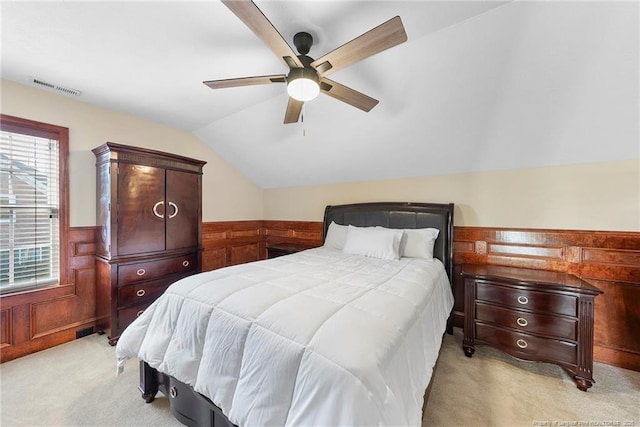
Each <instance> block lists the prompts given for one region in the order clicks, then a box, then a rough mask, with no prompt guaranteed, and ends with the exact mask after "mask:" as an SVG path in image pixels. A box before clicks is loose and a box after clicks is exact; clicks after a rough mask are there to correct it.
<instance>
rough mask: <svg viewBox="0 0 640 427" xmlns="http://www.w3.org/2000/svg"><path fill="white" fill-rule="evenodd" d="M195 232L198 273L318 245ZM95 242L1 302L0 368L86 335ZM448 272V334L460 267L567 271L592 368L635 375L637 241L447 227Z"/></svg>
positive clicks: (80, 232) (296, 230)
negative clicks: (59, 276)
mask: <svg viewBox="0 0 640 427" xmlns="http://www.w3.org/2000/svg"><path fill="white" fill-rule="evenodd" d="M202 230H203V236H202V242H203V247H204V251H203V254H202V270H203V271H208V270H213V269H216V268H220V267H225V266H229V265H235V264H241V263H245V262H250V261H256V260H261V259H265V258H266V252H267V251H266V247H267V245H273V244H281V243H298V244H303V245H308V246H320V245H321V244H322V223H321V222H309V221H223V222H206V223H204V224H203V227H202ZM95 233H96V228H95V227H75V228H71V229H70V231H69V243H68V245H67V248H68V254H69V256H68V263H67V271H68V277H69V278H70V280H69V281H68V282H69V283H68V284H64V285H62V286H56V287H51V288H47V289H41V290H37V291H31V292H25V293H21V294H16V295H7V296H3V297H1V298H0V353H1V361H3V362H4V361H7V360H11V359H14V358H16V357H20V356H23V355H26V354H29V353H33V352H36V351H40V350H43V349H45V348H49V347H53V346H55V345H58V344H61V343H64V342H67V341H71V340H73V339H75V338H76V333H77V332H78V331H82V332H85V331H87V330H92V328H93V327H94V326H95V260H94V254H95V247H96V234H95ZM454 263H455V265H454V278H453V281H454V288H455V294H456V304H455V307H454V324H455V325H456V326H459V327H462V325H463V324H464V323H463V315H464V314H463V312H464V307H463V302H464V286H463V282H462V280H461V276H460V275H459V272H460V266H461V265H462V264H463V263H472V264H483V263H486V264H495V265H506V266H518V267H524V268H533V269H540V270H553V271H566V272H569V273H572V274H575V275H577V276H579V277H581V278H583V279H585V280H587V281H588V282H589V283H591V284H593V285H595V286H597V287H598V288H600V289H601V290H602V291H603V292H604V293H603V294H602V295H600V296H598V297H597V298H596V302H595V336H594V341H595V348H594V358H595V360H596V361H599V362H604V363H608V364H611V365H615V366H619V367H623V368H628V369H633V370H636V371H640V332H639V331H640V233H638V232H609V231H594V232H592V231H571V230H542V229H517V228H489V227H455V228H454Z"/></svg>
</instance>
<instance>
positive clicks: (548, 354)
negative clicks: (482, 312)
mask: <svg viewBox="0 0 640 427" xmlns="http://www.w3.org/2000/svg"><path fill="white" fill-rule="evenodd" d="M475 327H476V339H478V340H481V341H485V342H487V343H489V344H491V345H493V346H495V347H496V348H499V349H501V350H503V351H506V352H507V353H509V354H511V355H514V356H516V357H520V358H523V359H529V360H546V361H549V362H561V363H569V364H576V363H577V362H576V357H577V344H575V343H571V342H567V341H561V340H555V339H550V338H540V337H536V336H534V335H529V334H525V333H522V332H518V331H516V330H509V329H503V328H498V327H494V326H491V325H487V324H484V323H481V322H476V325H475Z"/></svg>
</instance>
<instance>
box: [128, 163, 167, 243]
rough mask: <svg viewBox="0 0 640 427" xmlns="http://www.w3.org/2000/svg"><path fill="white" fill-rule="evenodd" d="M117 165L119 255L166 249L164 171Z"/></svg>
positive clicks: (149, 167) (148, 167)
mask: <svg viewBox="0 0 640 427" xmlns="http://www.w3.org/2000/svg"><path fill="white" fill-rule="evenodd" d="M118 168H119V171H118V207H117V209H118V255H130V254H140V253H144V252H154V251H163V250H165V241H164V238H165V236H164V230H165V218H164V217H165V212H166V211H167V208H166V206H165V170H164V169H162V168H155V167H151V166H139V165H131V164H126V163H120V165H119V166H118Z"/></svg>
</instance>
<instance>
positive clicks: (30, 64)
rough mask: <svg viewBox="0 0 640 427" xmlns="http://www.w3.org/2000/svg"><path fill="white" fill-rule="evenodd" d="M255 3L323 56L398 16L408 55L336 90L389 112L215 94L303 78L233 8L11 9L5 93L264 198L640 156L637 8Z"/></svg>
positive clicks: (366, 68) (399, 52)
mask: <svg viewBox="0 0 640 427" xmlns="http://www.w3.org/2000/svg"><path fill="white" fill-rule="evenodd" d="M256 3H257V4H258V6H259V7H260V8H261V10H262V11H263V13H264V14H265V15H266V16H267V17H268V18H269V19H270V20H271V22H272V23H273V24H274V25H275V27H276V28H278V30H279V31H280V33H281V34H282V35H283V37H284V38H285V39H286V40H287V41H288V42H290V44H292V43H291V40H292V38H293V34H295V33H296V32H298V31H307V32H310V33H311V34H312V35H313V36H314V39H315V43H314V46H313V47H312V49H311V52H310V54H309V55H310V56H312V57H316V58H317V57H319V56H322V55H323V54H324V53H326V52H328V51H330V50H333V49H334V48H336V47H338V46H340V45H342V44H344V43H345V42H347V41H349V40H351V39H352V38H354V37H356V36H358V35H360V34H362V33H364V32H366V31H368V30H369V29H371V28H373V27H375V26H377V25H379V24H380V23H382V22H384V21H386V20H387V19H389V18H391V17H393V16H395V15H399V16H400V17H401V18H402V20H403V23H404V25H405V28H406V32H407V35H408V42H407V43H404V44H401V45H399V46H396V47H394V48H392V49H390V50H387V51H385V52H382V53H380V54H378V55H376V56H373V57H371V58H368V59H366V60H364V61H362V62H359V63H357V64H354V65H352V66H350V67H348V68H346V69H344V70H341V71H338V72H336V73H334V74H332V75H331V78H332V79H333V80H336V81H338V82H340V83H343V84H345V85H348V86H350V87H352V88H354V89H356V90H359V91H361V92H364V93H366V94H368V95H370V96H372V97H374V98H376V99H378V100H380V104H379V105H378V106H376V107H375V108H374V109H373V110H372V111H371V112H369V113H364V112H362V111H360V110H357V109H355V108H353V107H351V106H349V105H346V104H343V103H341V102H339V101H336V100H335V99H332V98H329V97H327V96H322V95H321V96H320V97H319V98H317V99H316V100H313V101H311V102H308V103H307V104H306V105H305V109H304V111H303V114H304V123H298V124H291V125H284V124H283V123H282V121H283V117H284V111H285V107H286V103H287V97H286V89H285V86H284V85H279V84H273V85H267V86H251V87H239V88H229V89H221V90H215V91H214V90H211V89H209V88H208V87H206V86H205V85H203V84H202V81H204V80H214V79H224V78H232V77H245V76H254V75H266V74H280V73H286V72H287V70H286V69H285V67H284V66H283V65H282V63H281V61H280V60H278V59H277V58H276V57H275V56H274V55H273V53H272V52H271V51H270V50H269V49H268V48H266V47H265V46H264V45H263V44H262V42H261V41H260V40H259V39H258V38H257V37H256V36H255V35H254V34H253V33H251V31H250V30H249V29H248V28H246V27H245V26H244V24H242V23H241V22H240V20H239V19H238V18H237V17H235V15H233V14H232V13H231V12H230V11H229V10H228V9H227V8H226V7H225V6H224V5H222V4H221V3H219V2H217V1H197V2H194V1H175V2H166V1H154V2H151V1H141V2H140V1H138V2H88V1H86V2H62V1H59V2H6V1H3V2H2V3H1V9H0V11H1V20H2V21H1V23H2V33H1V36H2V39H1V42H2V64H1V73H2V78H5V79H9V80H13V81H16V82H19V83H24V84H30V83H29V78H30V77H36V78H39V79H42V80H44V81H47V82H50V83H54V84H57V85H59V86H63V87H68V88H73V89H78V90H80V91H82V95H81V96H80V97H79V98H77V99H79V100H82V101H84V102H88V103H91V104H96V105H100V106H104V107H107V108H111V109H115V110H119V111H123V112H127V113H130V114H133V115H136V116H140V117H144V118H148V119H151V120H155V121H158V122H161V123H165V124H169V125H172V126H175V127H178V128H182V129H185V130H188V131H192V132H194V133H195V134H196V135H198V136H199V137H200V138H201V139H202V140H203V141H205V142H206V143H207V144H209V145H210V146H211V147H212V148H213V149H214V150H215V151H216V152H218V153H219V154H220V155H222V156H223V157H224V158H225V159H226V160H227V161H229V162H230V163H232V164H234V165H235V166H236V167H238V168H239V169H240V170H241V171H242V172H243V173H245V174H246V175H247V176H248V177H249V178H251V179H252V180H253V181H255V182H256V183H257V184H258V185H260V186H262V187H264V188H273V187H286V186H295V185H311V184H324V183H333V182H347V181H363V180H374V179H388V178H400V177H407V176H425V175H432V174H445V173H455V172H465V171H474V170H492V169H504V168H516V167H528V166H540V165H548V164H566V163H573V162H587V161H598V160H607V159H618V158H629V157H633V156H634V155H635V156H637V151H638V147H637V144H635V143H634V144H630V140H629V136H631V137H633V136H637V132H636V135H629V132H633V130H632V129H633V126H632V125H631V124H630V123H629V120H630V118H633V113H634V112H635V113H636V116H635V117H636V119H637V106H636V107H635V108H636V109H635V111H633V103H634V102H636V101H637V93H638V90H637V75H638V66H637V62H638V61H637V48H638V46H637V45H638V41H637V30H638V24H637V19H638V13H637V8H638V6H637V4H635V3H616V4H614V5H613V6H610V5H611V3H606V2H605V3H591V2H577V3H576V2H568V3H556V2H531V3H530V2H519V1H516V2H505V1H501V2H489V1H468V2H461V1H441V2H436V1H407V2H401V1H293V2H292V1H287V2H285V1H264V0H262V1H256ZM634 7H635V9H633V8H634ZM630 8H631V9H630ZM634 11H635V16H634V14H633V12H634ZM629 12H631V13H629ZM634 31H635V33H634ZM634 48H635V53H634V51H633V49H634ZM634 64H635V65H634ZM633 73H635V77H634V75H633ZM634 81H635V83H633V82H634ZM634 84H635V89H636V90H635V93H634V92H633V89H634V87H629V86H630V85H632V86H633V85H634ZM629 89H632V90H631V95H629V93H630V92H629ZM590 97H595V100H596V102H595V103H593V102H589V100H590V99H591V100H592V98H590ZM636 104H637V102H636ZM604 105H606V107H607V108H603V106H604ZM636 121H637V120H636ZM598 123H601V125H598ZM612 129H617V132H618V133H620V135H618V138H617V139H616V141H614V142H613V143H612V144H613V145H611V144H609V145H603V146H602V147H601V148H598V147H597V146H596V144H589V145H590V149H589V150H584V143H585V138H586V140H587V142H588V141H590V140H595V139H596V138H605V137H610V136H611V131H612ZM614 132H615V131H614ZM636 139H637V138H636Z"/></svg>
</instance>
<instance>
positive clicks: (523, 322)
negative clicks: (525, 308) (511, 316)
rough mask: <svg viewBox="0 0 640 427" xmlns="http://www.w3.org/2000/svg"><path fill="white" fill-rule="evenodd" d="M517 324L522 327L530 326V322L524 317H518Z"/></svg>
mask: <svg viewBox="0 0 640 427" xmlns="http://www.w3.org/2000/svg"><path fill="white" fill-rule="evenodd" d="M516 323H517V324H518V325H520V326H527V325H528V324H529V322H527V319H525V318H524V317H518V319H516Z"/></svg>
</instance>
